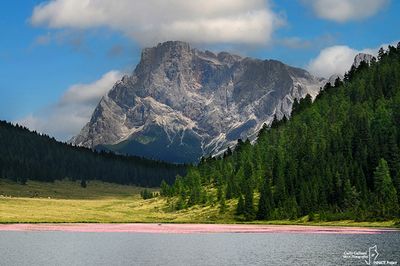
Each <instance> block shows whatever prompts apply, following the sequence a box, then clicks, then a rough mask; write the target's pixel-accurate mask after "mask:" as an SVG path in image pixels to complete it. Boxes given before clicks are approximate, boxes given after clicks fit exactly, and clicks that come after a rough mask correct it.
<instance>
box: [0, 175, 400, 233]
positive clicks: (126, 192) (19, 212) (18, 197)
mask: <svg viewBox="0 0 400 266" xmlns="http://www.w3.org/2000/svg"><path fill="white" fill-rule="evenodd" d="M141 190H142V189H141V188H138V187H133V186H122V185H116V184H109V183H103V182H98V181H90V182H88V184H87V188H82V187H81V186H80V183H79V182H71V181H56V182H54V183H41V182H34V181H29V182H28V183H27V184H26V185H20V184H17V183H14V182H11V181H8V180H5V179H0V223H62V222H66V223H82V222H83V223H138V222H144V223H157V222H163V223H236V222H237V221H235V219H234V210H235V206H236V201H235V200H231V201H227V211H226V212H225V213H224V214H220V213H219V207H218V205H215V206H206V207H203V206H194V207H191V208H189V209H185V210H181V211H174V210H172V209H171V208H170V204H169V202H167V199H166V198H163V197H157V198H153V199H148V200H143V199H142V198H141V197H140V191H141ZM152 191H157V190H155V189H152ZM252 223H264V224H302V225H342V226H376V227H394V226H395V222H394V221H385V222H354V221H348V220H346V221H335V222H308V221H307V217H303V218H302V219H298V220H281V221H263V222H260V221H258V222H252Z"/></svg>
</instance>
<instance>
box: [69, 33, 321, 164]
mask: <svg viewBox="0 0 400 266" xmlns="http://www.w3.org/2000/svg"><path fill="white" fill-rule="evenodd" d="M323 85H324V80H322V79H319V78H316V77H313V76H312V75H310V74H309V73H308V72H307V71H305V70H302V69H299V68H294V67H290V66H288V65H285V64H283V63H281V62H279V61H275V60H259V59H252V58H244V57H240V56H237V55H232V54H229V53H226V52H221V53H218V54H214V53H212V52H209V51H200V50H197V49H194V48H192V47H190V45H189V44H187V43H184V42H172V41H171V42H165V43H162V44H159V45H158V46H157V47H153V48H147V49H144V50H143V52H142V56H141V60H140V63H139V64H138V65H137V67H136V69H135V71H134V72H133V73H132V75H130V76H125V77H123V78H122V80H121V81H119V82H117V83H116V84H115V85H114V87H113V88H112V89H111V90H110V92H109V93H108V94H107V95H106V96H104V97H103V98H102V100H101V101H100V103H99V104H98V106H97V108H96V109H95V111H94V113H93V115H92V118H91V120H90V121H89V123H88V124H87V125H86V126H85V127H84V128H83V129H82V131H81V133H80V134H79V135H78V136H76V137H75V138H73V139H72V143H74V144H76V145H82V146H86V147H93V148H102V149H110V150H113V151H116V152H120V153H129V154H134V155H139V156H145V157H149V158H153V159H160V160H166V161H171V162H194V161H196V160H198V159H199V158H200V157H201V156H203V155H209V154H217V153H218V152H221V151H223V150H224V149H226V147H228V146H232V145H234V144H235V143H236V141H237V139H239V138H242V139H246V138H254V136H255V135H256V133H257V131H258V130H259V129H260V128H261V127H262V125H263V124H264V123H267V124H268V123H270V122H271V121H272V119H273V117H274V115H276V116H277V117H278V118H282V117H283V116H284V115H286V116H289V115H290V112H291V107H292V103H293V101H294V99H295V98H297V99H299V98H303V97H305V96H306V95H307V94H310V95H312V96H313V97H315V96H316V95H317V94H318V92H319V89H320V87H321V86H323Z"/></svg>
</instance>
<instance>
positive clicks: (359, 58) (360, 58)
mask: <svg viewBox="0 0 400 266" xmlns="http://www.w3.org/2000/svg"><path fill="white" fill-rule="evenodd" d="M372 58H374V56H373V55H370V54H364V53H359V54H357V55H356V57H355V58H354V62H353V65H352V66H354V67H355V68H357V67H359V66H360V64H361V62H366V63H367V64H370V63H371V61H372Z"/></svg>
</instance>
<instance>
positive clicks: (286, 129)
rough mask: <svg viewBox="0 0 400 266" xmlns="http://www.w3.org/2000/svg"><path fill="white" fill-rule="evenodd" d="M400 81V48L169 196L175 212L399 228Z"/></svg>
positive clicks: (195, 171)
mask: <svg viewBox="0 0 400 266" xmlns="http://www.w3.org/2000/svg"><path fill="white" fill-rule="evenodd" d="M399 73H400V43H399V44H398V45H397V48H396V47H393V46H389V49H388V50H387V51H381V52H380V53H379V55H378V58H377V59H376V60H372V61H371V62H370V64H359V66H358V67H357V68H355V67H354V68H352V70H351V71H349V72H348V73H346V75H345V77H344V79H343V81H337V82H336V83H335V85H333V84H332V85H331V84H326V85H325V86H324V88H323V89H322V91H321V92H320V94H319V95H318V96H317V97H316V99H315V101H314V102H311V101H310V99H309V98H308V97H307V98H305V99H302V100H301V101H300V103H296V104H295V105H294V107H293V112H292V114H291V115H292V116H291V118H290V120H286V119H283V120H281V121H278V122H274V123H273V124H272V126H271V128H265V129H262V130H261V131H260V133H259V137H258V139H257V141H256V142H254V143H253V144H252V143H250V142H248V141H246V142H241V143H240V144H238V146H237V147H236V148H235V150H234V151H233V152H229V153H228V152H226V153H225V154H224V156H220V157H214V158H207V159H204V160H202V161H201V162H200V163H199V164H198V165H196V166H193V167H191V168H190V169H189V170H188V174H187V175H186V176H184V177H182V178H179V179H176V181H175V185H174V186H172V187H168V186H167V185H165V184H164V185H163V186H162V190H161V194H162V195H169V196H170V197H171V199H170V202H171V206H172V207H175V209H182V208H186V207H191V206H193V205H197V204H198V206H197V207H195V208H192V209H198V208H201V207H202V206H204V207H205V208H209V207H210V206H215V205H217V204H218V205H219V207H220V217H221V218H223V217H227V216H226V214H225V213H224V212H226V211H230V215H233V212H232V211H234V210H232V208H230V206H232V205H233V204H235V205H236V204H237V205H236V206H237V208H236V213H235V214H236V218H237V219H246V220H253V219H259V220H281V219H285V220H286V219H295V220H297V219H298V218H299V217H303V218H302V219H300V220H301V221H306V220H307V219H308V220H310V221H316V222H318V221H332V220H358V221H363V220H369V221H377V220H378V221H379V220H391V219H399V218H400V75H399ZM225 200H227V201H229V202H228V203H225ZM217 218H218V217H216V219H217ZM297 221H298V220H297Z"/></svg>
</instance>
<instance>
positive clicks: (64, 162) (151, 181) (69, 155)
mask: <svg viewBox="0 0 400 266" xmlns="http://www.w3.org/2000/svg"><path fill="white" fill-rule="evenodd" d="M0 147H1V149H0V178H7V179H10V180H14V181H17V182H20V183H22V184H24V183H25V182H26V181H27V180H28V179H29V180H37V181H45V182H53V181H54V180H62V179H65V178H68V179H70V180H101V181H105V182H110V183H119V184H125V185H138V186H145V187H149V186H151V187H156V186H159V185H160V184H161V181H162V180H165V181H166V182H168V183H172V182H173V181H174V180H175V176H176V175H178V174H180V175H183V174H185V173H186V166H185V165H173V164H167V163H163V162H155V161H151V160H147V159H143V158H139V157H133V156H130V157H127V156H121V155H115V154H111V153H106V152H100V153H99V152H95V151H92V150H90V149H87V148H83V147H74V146H71V145H68V144H66V143H61V142H58V141H56V140H55V139H54V138H50V137H48V136H46V135H40V134H38V133H36V132H31V131H29V130H28V129H26V128H24V127H21V126H15V125H13V124H11V123H7V122H5V121H0Z"/></svg>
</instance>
